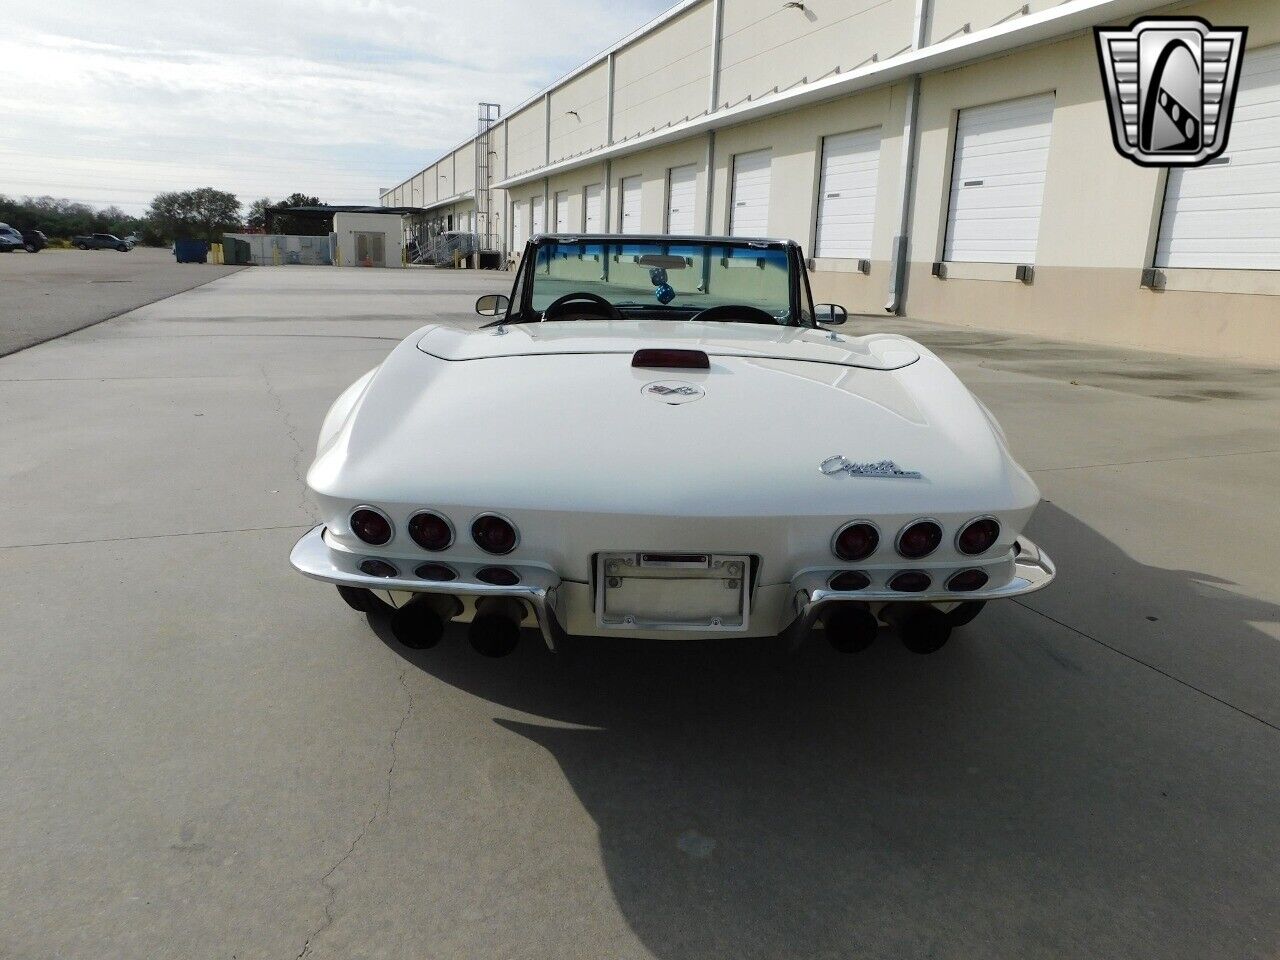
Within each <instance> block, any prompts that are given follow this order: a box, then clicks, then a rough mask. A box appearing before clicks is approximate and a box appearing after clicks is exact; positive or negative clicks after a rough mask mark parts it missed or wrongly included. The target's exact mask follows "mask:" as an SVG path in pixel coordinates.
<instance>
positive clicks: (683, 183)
mask: <svg viewBox="0 0 1280 960" xmlns="http://www.w3.org/2000/svg"><path fill="white" fill-rule="evenodd" d="M697 185H698V167H697V165H696V164H692V163H691V164H689V165H688V166H686V167H672V168H671V170H670V171H669V172H668V174H667V233H676V234H683V235H686V236H687V235H690V234H693V233H696V232H697V231H696V229H695V228H694V222H693V204H694V198H695V197H696V196H697V192H698V190H697Z"/></svg>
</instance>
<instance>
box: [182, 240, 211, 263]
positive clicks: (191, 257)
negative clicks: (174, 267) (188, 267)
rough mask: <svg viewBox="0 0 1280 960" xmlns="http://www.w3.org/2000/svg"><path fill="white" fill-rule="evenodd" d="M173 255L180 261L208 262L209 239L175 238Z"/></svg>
mask: <svg viewBox="0 0 1280 960" xmlns="http://www.w3.org/2000/svg"><path fill="white" fill-rule="evenodd" d="M173 256H174V258H175V259H176V260H177V261H178V262H179V263H207V262H208V261H209V241H208V240H175V241H174V242H173Z"/></svg>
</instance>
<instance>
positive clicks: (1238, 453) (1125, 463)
mask: <svg viewBox="0 0 1280 960" xmlns="http://www.w3.org/2000/svg"><path fill="white" fill-rule="evenodd" d="M1272 453H1280V450H1235V451H1232V452H1230V453H1202V454H1197V455H1195V456H1191V457H1162V458H1158V459H1155V460H1117V461H1116V462H1115V463H1082V464H1079V465H1077V466H1071V467H1040V468H1038V469H1035V470H1028V471H1027V473H1058V472H1061V471H1063V470H1097V469H1100V468H1102V467H1133V466H1141V465H1142V464H1147V463H1185V462H1187V461H1190V460H1221V459H1223V458H1224V457H1260V456H1262V455H1264V454H1272Z"/></svg>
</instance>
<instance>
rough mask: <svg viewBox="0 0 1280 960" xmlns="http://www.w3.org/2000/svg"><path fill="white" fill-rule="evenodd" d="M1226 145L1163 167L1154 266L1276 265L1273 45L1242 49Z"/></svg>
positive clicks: (1278, 120) (1278, 93)
mask: <svg viewBox="0 0 1280 960" xmlns="http://www.w3.org/2000/svg"><path fill="white" fill-rule="evenodd" d="M1234 117H1235V119H1234V120H1232V122H1231V134H1230V139H1229V140H1228V141H1227V152H1226V153H1224V154H1223V155H1222V156H1221V157H1218V158H1217V159H1216V160H1211V161H1209V163H1208V164H1206V165H1205V166H1203V167H1192V168H1186V167H1179V168H1175V169H1173V170H1170V171H1169V182H1168V186H1167V187H1166V188H1165V198H1164V215H1163V216H1162V217H1161V219H1160V236H1159V239H1158V240H1157V242H1156V260H1155V265H1156V266H1157V267H1218V268H1227V269H1230V268H1235V269H1237V270H1280V47H1268V48H1267V49H1265V50H1261V51H1258V52H1256V53H1246V54H1245V55H1244V63H1243V64H1242V65H1241V68H1240V87H1239V92H1238V93H1237V94H1236V109H1235V114H1234Z"/></svg>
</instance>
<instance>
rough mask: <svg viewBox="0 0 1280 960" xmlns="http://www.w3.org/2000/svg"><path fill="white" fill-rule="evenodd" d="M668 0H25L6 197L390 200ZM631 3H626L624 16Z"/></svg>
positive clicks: (16, 46) (2, 153) (136, 202)
mask: <svg viewBox="0 0 1280 960" xmlns="http://www.w3.org/2000/svg"><path fill="white" fill-rule="evenodd" d="M666 6H668V2H667V0H632V2H630V3H628V4H627V5H625V6H623V5H622V4H619V3H617V2H616V0H541V2H539V3H536V4H534V3H528V2H516V0H467V2H465V3H460V4H459V3H449V2H443V0H420V2H417V3H412V4H411V3H404V2H397V0H274V2H271V3H262V2H260V0H259V2H248V0H227V2H222V3H219V4H174V3H170V2H160V0H143V2H134V3H130V4H128V5H121V4H101V3H96V2H89V0H60V2H58V3H44V4H35V3H24V2H15V0H9V2H8V3H7V4H6V14H7V15H8V16H7V19H8V21H9V23H8V24H7V26H6V30H5V31H4V33H3V35H0V63H4V64H5V71H4V72H5V76H6V81H5V84H3V85H0V116H3V117H4V118H5V123H4V132H3V133H2V134H0V192H2V193H8V194H16V195H23V194H46V193H47V194H52V195H54V196H67V197H71V198H73V199H80V200H84V201H87V202H90V203H98V204H104V205H105V204H107V203H116V204H119V205H120V206H122V207H124V208H125V209H127V210H129V211H131V212H139V211H140V210H142V209H143V208H145V206H146V205H147V202H148V201H149V200H150V198H151V196H152V195H154V194H155V193H156V192H158V191H160V190H172V189H185V188H188V187H194V186H216V187H220V188H222V189H229V190H233V191H234V192H236V193H237V195H239V196H240V198H241V200H242V201H244V202H245V203H248V202H249V201H250V200H252V199H254V198H256V197H259V196H273V197H278V196H282V195H284V194H286V193H290V192H293V191H294V190H301V191H304V192H307V193H313V194H315V195H317V196H320V197H322V198H324V199H325V200H327V201H329V202H334V203H372V202H375V201H376V199H377V195H378V189H379V188H380V187H383V186H390V185H393V184H395V183H398V182H400V181H401V180H403V179H404V178H405V177H407V176H408V175H410V174H412V173H413V172H415V171H416V170H417V169H419V168H421V167H422V166H424V165H425V164H426V163H428V162H430V161H431V160H432V159H434V158H435V157H436V156H437V155H439V154H440V153H441V152H443V151H444V150H446V149H448V148H450V147H452V146H453V145H455V144H456V143H457V142H459V141H460V140H462V139H463V138H465V137H466V136H468V135H469V134H470V133H471V131H473V130H474V129H475V110H476V102H477V101H479V100H490V101H496V102H498V103H501V104H502V105H503V107H504V108H510V107H512V106H514V105H515V104H517V103H518V102H520V101H522V100H524V99H526V98H527V97H529V96H530V95H532V94H533V93H534V92H536V91H537V90H538V89H540V88H541V87H543V86H545V85H546V84H548V83H549V82H551V81H552V80H554V79H555V78H556V77H557V76H559V75H561V74H563V73H564V72H567V71H568V70H569V69H572V68H573V67H574V66H576V65H577V64H578V63H581V62H582V61H584V60H586V59H588V58H589V57H591V56H594V55H595V54H596V53H599V52H600V51H601V50H603V49H605V48H606V47H608V46H609V45H611V44H612V43H613V42H614V41H616V40H617V39H619V38H620V37H622V36H623V35H625V34H626V33H628V32H630V31H631V30H633V29H634V28H635V27H637V26H639V25H640V24H641V23H643V22H644V21H646V20H648V19H649V18H650V17H652V16H654V15H656V14H657V13H659V12H661V10H662V9H664V8H665V7H666ZM620 11H625V12H623V13H620Z"/></svg>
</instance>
